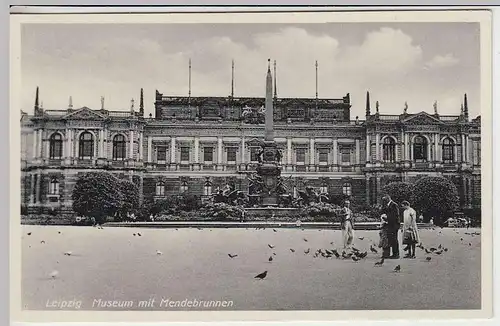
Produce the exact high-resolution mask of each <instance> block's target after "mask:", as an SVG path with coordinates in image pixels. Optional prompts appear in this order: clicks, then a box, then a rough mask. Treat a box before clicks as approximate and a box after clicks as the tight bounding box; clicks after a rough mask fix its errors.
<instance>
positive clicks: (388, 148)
mask: <svg viewBox="0 0 500 326" xmlns="http://www.w3.org/2000/svg"><path fill="white" fill-rule="evenodd" d="M382 152H383V157H384V161H385V162H395V161H396V141H395V140H394V138H392V137H385V138H384V142H383V144H382Z"/></svg>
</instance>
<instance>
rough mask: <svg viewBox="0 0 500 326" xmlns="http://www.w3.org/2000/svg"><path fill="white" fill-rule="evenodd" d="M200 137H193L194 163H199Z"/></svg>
mask: <svg viewBox="0 0 500 326" xmlns="http://www.w3.org/2000/svg"><path fill="white" fill-rule="evenodd" d="M199 151H200V137H198V136H195V137H194V163H196V164H198V163H200V153H199Z"/></svg>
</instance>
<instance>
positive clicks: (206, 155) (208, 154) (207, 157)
mask: <svg viewBox="0 0 500 326" xmlns="http://www.w3.org/2000/svg"><path fill="white" fill-rule="evenodd" d="M213 160H214V148H213V147H203V162H205V163H208V164H210V163H212V162H213Z"/></svg>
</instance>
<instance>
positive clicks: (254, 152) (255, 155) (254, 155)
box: [250, 147, 260, 162]
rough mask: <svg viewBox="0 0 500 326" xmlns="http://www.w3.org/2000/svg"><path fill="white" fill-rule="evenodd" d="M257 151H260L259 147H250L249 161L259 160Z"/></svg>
mask: <svg viewBox="0 0 500 326" xmlns="http://www.w3.org/2000/svg"><path fill="white" fill-rule="evenodd" d="M259 152H260V148H258V147H252V148H250V162H258V161H259Z"/></svg>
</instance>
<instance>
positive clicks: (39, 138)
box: [37, 129, 43, 158]
mask: <svg viewBox="0 0 500 326" xmlns="http://www.w3.org/2000/svg"><path fill="white" fill-rule="evenodd" d="M42 137H43V130H42V129H38V137H37V140H38V145H37V146H38V157H40V158H41V157H42Z"/></svg>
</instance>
